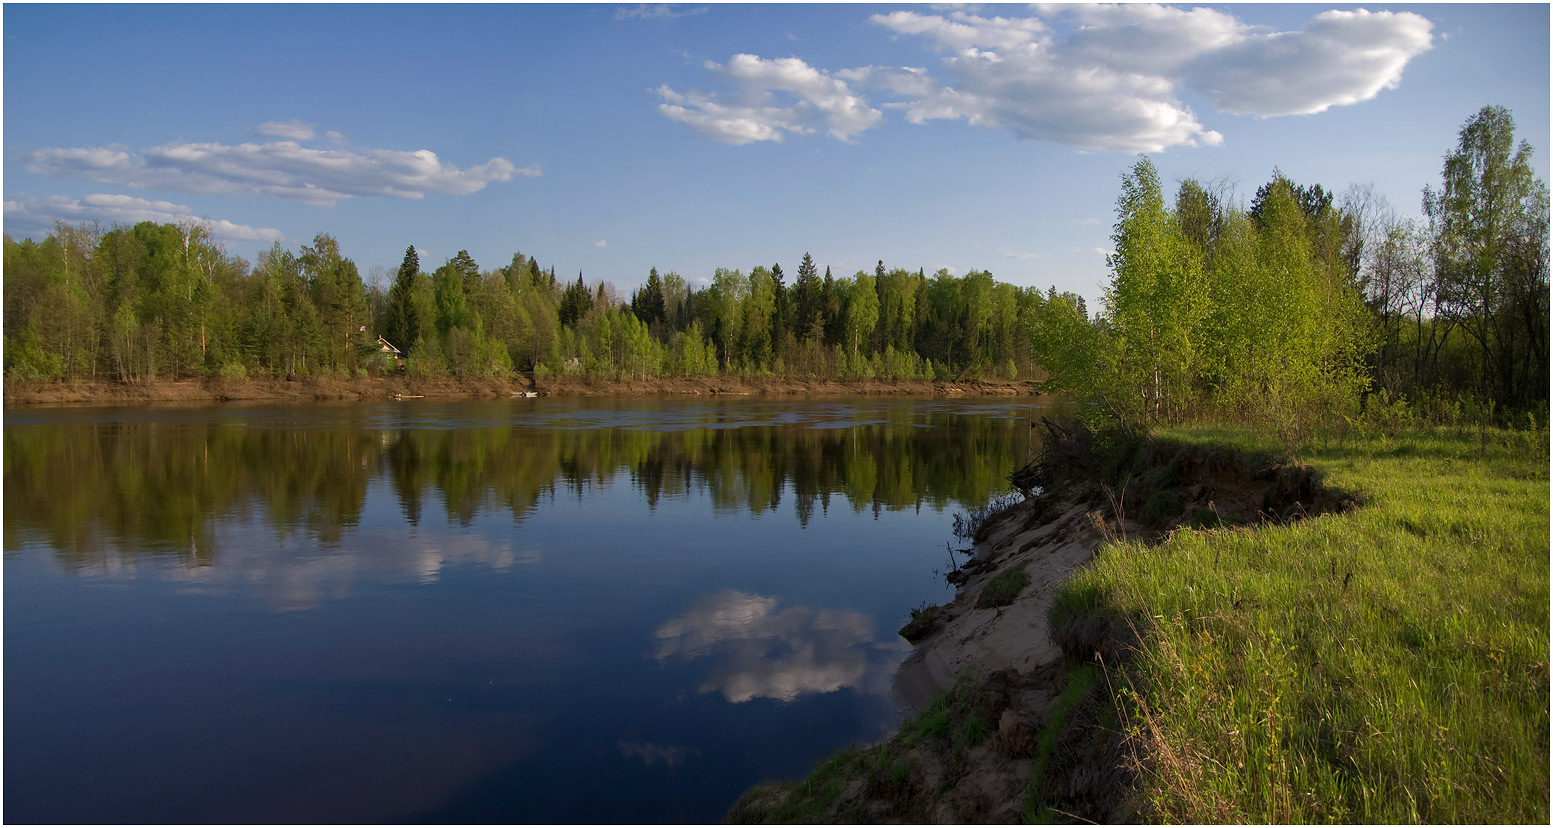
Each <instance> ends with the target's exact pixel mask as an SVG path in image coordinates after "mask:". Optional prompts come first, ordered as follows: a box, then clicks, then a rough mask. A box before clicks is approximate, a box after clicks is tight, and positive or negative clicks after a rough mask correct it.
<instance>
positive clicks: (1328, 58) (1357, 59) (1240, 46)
mask: <svg viewBox="0 0 1553 828" xmlns="http://www.w3.org/2000/svg"><path fill="white" fill-rule="evenodd" d="M1432 28H1433V24H1431V23H1430V22H1429V21H1428V20H1426V19H1424V18H1423V17H1420V16H1418V15H1416V14H1412V13H1411V12H1400V13H1398V12H1370V11H1365V10H1363V9H1360V10H1358V11H1352V12H1346V11H1329V12H1325V13H1323V14H1319V15H1317V16H1316V18H1315V19H1314V20H1312V21H1311V22H1310V24H1309V25H1308V26H1306V27H1305V28H1304V29H1302V30H1301V31H1298V32H1273V33H1258V34H1253V35H1251V36H1248V37H1246V38H1244V39H1242V40H1239V41H1238V42H1235V43H1232V44H1229V45H1227V46H1226V47H1225V48H1222V49H1218V50H1216V51H1213V52H1211V53H1208V54H1205V55H1203V56H1202V58H1200V59H1199V60H1198V61H1196V63H1195V64H1193V65H1192V66H1191V67H1190V69H1189V72H1188V82H1189V83H1190V84H1191V86H1192V88H1193V89H1195V90H1197V91H1198V92H1200V93H1202V95H1203V96H1204V97H1206V98H1208V100H1210V101H1212V102H1213V105H1214V106H1216V107H1218V108H1219V109H1221V110H1223V111H1225V112H1232V113H1235V114H1238V115H1256V116H1259V117H1264V118H1267V117H1273V116H1277V115H1308V114H1311V113H1315V112H1322V111H1324V110H1326V109H1328V108H1330V107H1333V106H1346V105H1350V104H1356V103H1360V102H1362V101H1367V100H1369V99H1371V98H1373V97H1375V96H1376V95H1378V94H1380V93H1381V91H1382V90H1385V89H1395V88H1396V87H1397V85H1398V84H1399V83H1401V82H1402V70H1403V69H1404V68H1406V66H1407V63H1408V61H1410V60H1412V59H1413V58H1414V57H1416V56H1417V55H1419V54H1422V53H1423V52H1425V51H1427V50H1428V49H1429V48H1430V46H1431V45H1432V42H1431V34H1430V30H1431V29H1432Z"/></svg>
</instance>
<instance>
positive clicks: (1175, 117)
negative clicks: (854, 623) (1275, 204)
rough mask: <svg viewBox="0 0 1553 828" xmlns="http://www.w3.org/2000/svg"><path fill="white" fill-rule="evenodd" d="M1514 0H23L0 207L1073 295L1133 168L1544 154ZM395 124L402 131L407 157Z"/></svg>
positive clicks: (1432, 162) (384, 264) (1354, 179)
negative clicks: (1474, 136) (1483, 145)
mask: <svg viewBox="0 0 1553 828" xmlns="http://www.w3.org/2000/svg"><path fill="white" fill-rule="evenodd" d="M1549 34H1550V30H1549V7H1548V6H1547V5H1545V4H1534V5H1459V6H1458V5H1419V6H1346V5H1345V6H1337V5H1244V6H1239V5H1236V6H1208V7H1197V6H1164V7H1160V6H1146V5H1128V6H1122V7H1103V6H1088V5H1085V6H1064V7H1037V6H1011V5H998V6H925V5H924V6H913V5H888V4H880V5H832V4H825V5H773V6H748V5H718V4H714V5H695V4H686V5H674V6H656V5H653V6H635V5H560V6H555V5H518V6H513V5H472V6H447V5H437V6H413V5H373V4H365V5H347V6H318V5H306V4H303V5H259V6H235V5H176V6H130V5H112V6H66V5H16V4H7V5H6V6H5V9H4V37H5V52H4V54H5V57H4V68H5V81H4V93H5V98H4V100H5V103H4V115H5V121H4V127H5V129H4V147H5V162H4V199H5V231H6V232H7V233H9V234H11V235H12V236H13V237H18V236H24V235H31V236H35V237H37V236H41V234H43V233H45V232H47V230H48V228H49V227H51V226H52V224H53V222H54V221H55V220H56V219H64V220H69V221H81V220H93V219H95V220H100V221H102V222H103V223H104V224H112V223H114V222H134V221H139V220H143V219H153V220H159V221H170V220H176V219H177V218H178V217H179V216H193V217H196V218H198V219H200V220H204V221H207V222H209V223H210V226H211V228H212V232H213V233H214V234H215V235H216V237H217V238H218V240H220V241H221V242H222V243H223V244H225V245H226V247H227V249H228V250H230V251H231V252H233V253H236V254H239V255H242V256H244V257H246V258H249V259H250V260H251V259H252V258H253V257H254V255H255V254H256V253H257V252H258V251H259V250H262V249H267V248H268V247H269V246H270V244H271V243H272V242H273V241H276V240H279V241H280V242H281V243H282V244H283V245H285V246H286V247H289V248H291V249H296V247H298V246H299V245H301V244H306V243H309V242H310V241H311V239H312V237H313V236H314V234H316V233H320V232H324V233H329V234H331V235H333V236H334V237H335V238H337V239H338V240H339V241H340V245H341V248H342V250H343V252H344V253H345V255H347V256H349V257H351V258H352V259H354V260H355V261H356V263H357V265H358V266H359V268H360V270H361V272H362V275H363V277H364V278H366V277H368V276H369V275H370V274H371V272H372V271H373V269H374V268H382V269H384V270H386V271H388V272H392V271H393V270H395V269H396V268H397V267H398V264H399V261H400V259H401V258H402V256H403V254H404V250H405V247H406V246H408V245H410V244H414V245H415V246H416V247H417V248H419V249H420V250H421V251H422V252H423V255H422V259H421V263H422V267H423V268H425V269H427V270H431V269H434V268H435V267H437V266H438V265H439V264H441V263H442V262H443V261H445V260H446V259H448V258H450V257H451V256H453V255H454V254H455V253H456V252H457V251H458V250H460V249H467V250H468V251H469V252H470V254H471V255H472V256H473V257H474V259H475V261H477V262H478V263H479V264H480V265H481V266H482V267H486V268H491V267H499V266H501V265H504V264H506V263H507V262H508V261H509V260H510V259H511V256H512V254H513V252H514V251H517V250H521V251H522V252H523V253H524V254H525V255H532V256H536V257H537V258H538V259H539V261H540V262H541V264H542V265H546V266H550V265H553V266H555V268H556V272H557V275H558V276H561V277H563V278H575V277H576V274H577V272H578V271H579V270H580V271H582V272H583V273H584V274H585V276H586V278H587V279H588V281H590V282H593V281H596V280H599V279H603V280H607V281H610V282H612V283H614V284H615V285H616V286H617V287H619V288H621V289H622V291H629V290H630V289H631V288H633V287H635V286H636V285H639V284H640V283H641V282H642V281H643V280H645V278H646V274H647V270H648V268H649V267H657V268H658V269H659V270H660V271H670V270H672V271H676V272H678V273H679V274H680V275H682V276H684V277H685V278H687V279H688V280H691V281H693V282H694V281H696V280H698V279H705V278H709V277H710V276H711V274H712V271H713V270H714V269H715V268H716V267H720V266H721V267H730V268H735V267H737V268H742V269H745V270H748V269H749V268H751V267H753V266H755V265H757V264H764V265H767V266H769V265H771V264H772V263H780V264H781V265H782V267H783V269H784V271H786V272H787V273H789V274H790V277H789V278H791V275H796V271H797V267H798V262H799V259H800V258H801V257H802V255H803V253H804V252H805V251H808V252H810V253H812V254H813V256H814V259H815V261H816V263H817V264H818V265H819V266H820V267H821V268H822V270H823V268H824V267H826V266H829V267H830V268H831V269H832V271H833V272H834V273H835V275H837V276H842V275H850V274H851V273H853V272H854V271H856V270H858V269H860V268H866V269H869V270H871V269H872V267H873V265H874V262H875V261H876V260H879V259H883V260H884V262H885V264H886V266H889V267H895V266H900V267H908V268H912V269H916V268H919V267H921V268H925V269H926V270H927V271H928V272H929V273H931V272H933V271H934V270H936V269H938V268H940V267H947V268H949V269H950V270H951V272H954V273H957V274H963V273H965V272H966V271H968V270H970V269H972V268H978V269H985V270H990V271H991V272H992V273H993V275H994V276H995V277H997V278H998V279H1001V280H1004V281H1009V282H1013V283H1015V284H1021V285H1037V286H1041V287H1045V286H1047V285H1053V284H1055V285H1056V286H1057V287H1058V289H1060V290H1074V291H1077V292H1079V293H1082V294H1084V295H1086V296H1087V297H1088V298H1089V299H1090V301H1091V302H1097V300H1098V298H1099V296H1100V290H1101V286H1102V285H1103V284H1104V283H1105V281H1106V271H1105V264H1104V251H1105V250H1107V249H1108V248H1109V246H1110V239H1109V236H1110V232H1111V229H1110V228H1111V224H1112V223H1113V221H1114V204H1115V200H1116V196H1117V193H1118V191H1119V182H1120V178H1121V176H1122V174H1123V173H1124V172H1125V171H1126V170H1127V169H1128V168H1129V167H1130V166H1131V164H1132V163H1133V162H1134V160H1135V159H1136V157H1137V154H1138V153H1139V152H1147V153H1148V154H1149V155H1150V157H1151V158H1153V159H1154V161H1155V163H1156V165H1157V166H1158V167H1159V169H1160V172H1161V174H1162V176H1163V178H1164V180H1165V181H1166V182H1167V186H1169V187H1170V189H1171V191H1172V192H1173V190H1174V183H1175V182H1176V181H1177V180H1179V179H1181V178H1183V177H1187V176H1196V177H1199V178H1200V179H1203V180H1209V179H1216V178H1225V179H1227V180H1231V181H1234V182H1236V185H1237V192H1238V194H1239V195H1240V196H1241V197H1242V198H1245V199H1249V197H1250V195H1251V193H1252V192H1254V191H1255V189H1256V187H1257V186H1258V185H1259V184H1261V183H1263V182H1265V181H1266V180H1267V179H1268V178H1269V177H1270V176H1271V174H1272V172H1273V169H1274V168H1275V167H1277V168H1279V169H1281V170H1282V171H1283V172H1284V173H1285V174H1286V175H1288V176H1289V177H1291V178H1293V179H1294V180H1295V181H1297V182H1299V183H1302V184H1304V183H1319V184H1322V185H1323V186H1325V187H1326V188H1328V189H1329V190H1335V191H1338V192H1341V191H1343V190H1344V189H1346V188H1347V187H1348V186H1349V185H1352V184H1360V185H1363V184H1370V185H1373V186H1374V188H1375V190H1376V191H1377V192H1378V193H1380V194H1382V195H1384V196H1385V197H1386V198H1388V199H1389V200H1390V202H1391V204H1392V205H1393V206H1394V207H1396V208H1397V209H1398V210H1399V211H1401V212H1403V213H1405V214H1416V213H1418V212H1419V207H1418V203H1419V192H1420V190H1421V189H1422V188H1423V186H1424V185H1426V184H1436V185H1437V182H1438V180H1439V174H1440V167H1441V159H1442V157H1443V156H1444V155H1445V154H1446V153H1447V152H1449V151H1450V150H1451V149H1452V148H1453V147H1454V145H1455V142H1456V135H1457V131H1458V130H1459V129H1460V127H1461V125H1462V124H1463V123H1465V122H1466V121H1467V119H1468V118H1470V117H1471V116H1472V115H1473V114H1474V113H1476V112H1477V110H1478V109H1480V108H1481V107H1483V106H1484V105H1488V104H1498V105H1503V106H1507V107H1509V108H1510V109H1511V111H1512V112H1513V113H1514V115H1515V118H1516V123H1517V126H1518V134H1519V136H1520V137H1523V138H1525V139H1527V140H1528V141H1530V142H1531V144H1532V145H1533V146H1534V148H1535V149H1536V155H1535V166H1536V169H1537V172H1538V175H1539V176H1541V177H1542V178H1543V179H1544V180H1546V179H1547V153H1548V152H1549V139H1548V132H1549V48H1548V45H1549ZM417 153H418V154H417Z"/></svg>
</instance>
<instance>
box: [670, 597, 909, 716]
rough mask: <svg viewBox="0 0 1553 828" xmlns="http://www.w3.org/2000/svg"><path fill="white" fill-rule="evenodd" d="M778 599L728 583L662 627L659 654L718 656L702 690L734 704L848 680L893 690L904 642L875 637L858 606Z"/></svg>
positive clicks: (783, 697) (793, 695)
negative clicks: (823, 606)
mask: <svg viewBox="0 0 1553 828" xmlns="http://www.w3.org/2000/svg"><path fill="white" fill-rule="evenodd" d="M780 603H781V602H780V601H778V600H777V599H776V598H773V597H769V596H765V595H751V594H749V593H746V592H738V591H736V590H731V589H725V590H722V591H720V592H716V593H713V594H711V595H707V596H704V597H702V598H700V599H698V600H697V601H696V602H695V603H694V604H692V605H691V606H690V608H689V609H687V610H686V611H685V612H683V613H681V614H680V615H678V616H675V617H674V618H672V619H670V620H669V621H667V622H665V623H664V624H663V625H662V626H660V627H659V628H658V630H657V633H656V637H657V646H656V650H655V653H654V654H655V656H656V657H657V659H658V660H659V661H665V660H668V659H671V658H680V659H690V660H694V659H705V658H710V659H714V660H716V661H718V662H719V664H718V666H716V667H715V668H713V670H712V671H711V673H709V674H708V675H707V677H706V680H705V681H703V682H702V683H701V686H700V688H699V690H700V692H702V693H712V692H719V693H722V694H723V698H725V699H727V700H728V701H730V702H733V703H734V704H739V703H742V702H747V701H750V700H751V699H755V698H766V699H776V700H778V701H786V702H790V701H793V700H795V699H797V698H798V697H799V696H801V695H803V694H805V693H833V692H835V691H837V690H840V689H842V688H844V687H850V688H853V689H855V690H858V691H860V692H863V693H867V694H874V695H877V694H880V693H886V692H888V687H889V685H888V680H887V679H888V675H887V674H888V671H889V669H890V668H893V667H894V666H895V663H896V662H897V661H898V660H899V659H900V657H901V655H902V654H903V653H904V652H905V651H906V650H908V649H909V647H907V646H906V645H905V643H904V642H902V641H900V640H899V639H898V638H897V639H895V640H893V641H890V642H879V641H875V640H874V620H873V618H871V617H869V616H868V615H865V614H863V613H861V612H850V611H845V610H815V609H812V608H810V607H805V606H790V607H785V608H780ZM892 638H893V637H892ZM881 668H882V669H881Z"/></svg>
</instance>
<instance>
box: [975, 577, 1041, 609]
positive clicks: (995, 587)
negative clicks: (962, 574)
mask: <svg viewBox="0 0 1553 828" xmlns="http://www.w3.org/2000/svg"><path fill="white" fill-rule="evenodd" d="M1029 584H1030V573H1029V572H1026V571H1025V568H1024V567H1023V566H1011V567H1009V568H1007V569H1005V570H1003V571H1002V572H999V573H998V574H997V575H995V576H993V578H992V581H991V582H989V583H988V584H987V586H986V587H985V588H984V589H982V591H981V597H980V598H977V599H976V608H977V609H997V608H998V607H1006V606H1008V605H1009V604H1012V603H1014V599H1015V598H1018V597H1019V592H1020V590H1022V589H1024V588H1025V587H1026V586H1029Z"/></svg>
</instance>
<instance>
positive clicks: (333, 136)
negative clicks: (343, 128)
mask: <svg viewBox="0 0 1553 828" xmlns="http://www.w3.org/2000/svg"><path fill="white" fill-rule="evenodd" d="M324 137H325V138H328V139H329V140H331V141H333V142H334V143H336V144H339V145H344V144H345V136H344V135H343V134H341V133H338V132H335V131H334V130H332V129H331V130H329V131H328V132H325V133H324Z"/></svg>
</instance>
